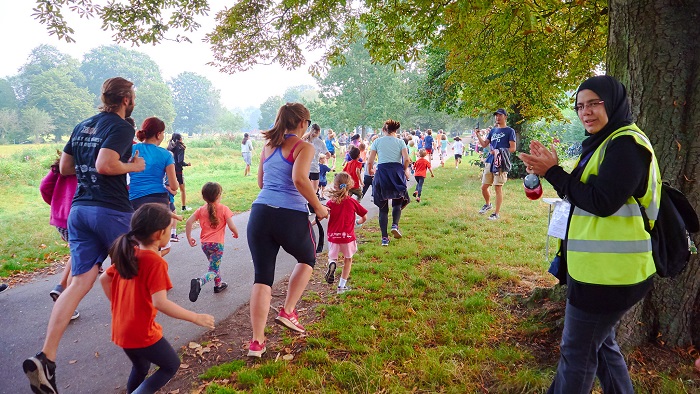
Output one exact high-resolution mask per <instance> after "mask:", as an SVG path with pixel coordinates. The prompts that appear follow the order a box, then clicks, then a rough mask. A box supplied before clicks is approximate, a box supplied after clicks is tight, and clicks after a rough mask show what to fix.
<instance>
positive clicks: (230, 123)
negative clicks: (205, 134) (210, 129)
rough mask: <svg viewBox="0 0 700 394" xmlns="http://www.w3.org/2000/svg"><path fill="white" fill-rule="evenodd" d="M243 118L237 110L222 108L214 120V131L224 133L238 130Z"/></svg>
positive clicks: (243, 122) (243, 123)
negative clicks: (215, 120)
mask: <svg viewBox="0 0 700 394" xmlns="http://www.w3.org/2000/svg"><path fill="white" fill-rule="evenodd" d="M244 125H245V120H244V119H243V115H241V114H240V113H238V112H233V111H229V110H227V109H222V110H221V111H220V112H219V118H218V119H217V122H216V131H218V132H224V133H233V132H239V131H241V130H242V129H243V126H244Z"/></svg>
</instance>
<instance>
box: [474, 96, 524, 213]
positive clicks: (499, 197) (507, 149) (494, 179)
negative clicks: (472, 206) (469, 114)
mask: <svg viewBox="0 0 700 394" xmlns="http://www.w3.org/2000/svg"><path fill="white" fill-rule="evenodd" d="M493 116H494V118H495V119H496V127H494V128H492V129H491V130H490V131H489V133H488V134H487V135H486V138H484V137H483V136H482V135H481V133H478V132H477V133H476V137H477V138H478V139H479V145H481V147H482V148H486V147H488V151H489V154H488V156H487V157H486V162H485V166H484V175H483V177H482V179H481V194H482V195H483V196H484V202H485V203H484V205H483V206H482V207H481V209H480V210H479V213H480V214H482V215H483V214H484V213H486V211H488V210H490V209H491V208H492V206H491V194H490V193H489V186H491V185H493V188H494V190H495V191H496V210H495V211H494V212H493V213H492V214H491V215H490V216H489V219H491V220H498V219H499V218H500V213H501V204H503V185H504V184H505V183H506V181H507V180H508V173H507V172H505V171H501V170H499V169H498V168H495V167H494V164H493V163H494V156H496V155H507V156H508V158H507V160H508V161H510V154H511V153H513V152H515V130H513V129H512V128H510V127H508V126H506V118H507V117H508V114H507V113H506V110H505V109H503V108H499V109H498V110H497V111H496V112H494V113H493ZM492 167H493V168H492Z"/></svg>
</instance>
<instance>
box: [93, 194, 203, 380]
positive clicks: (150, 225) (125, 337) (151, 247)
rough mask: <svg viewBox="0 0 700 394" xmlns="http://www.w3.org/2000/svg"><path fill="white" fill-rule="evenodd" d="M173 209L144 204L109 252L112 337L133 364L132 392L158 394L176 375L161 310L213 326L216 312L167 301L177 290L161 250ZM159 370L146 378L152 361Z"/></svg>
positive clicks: (105, 283) (106, 279)
mask: <svg viewBox="0 0 700 394" xmlns="http://www.w3.org/2000/svg"><path fill="white" fill-rule="evenodd" d="M171 218H172V216H171V214H170V211H169V210H168V208H167V207H166V206H165V205H163V204H157V203H149V204H144V205H143V206H141V207H140V208H139V209H137V210H136V212H135V213H134V215H133V216H132V218H131V230H130V231H129V232H128V233H126V234H124V235H121V236H120V237H119V238H117V240H116V241H115V242H114V244H113V245H112V247H111V249H110V250H109V256H110V257H111V259H112V265H111V266H110V267H109V268H107V270H106V271H105V272H104V274H102V276H100V283H101V284H102V289H103V290H104V292H105V295H106V296H107V298H108V299H109V301H110V303H111V306H112V341H113V342H114V343H115V344H117V345H118V346H120V347H121V348H123V349H124V353H126V355H127V356H128V357H129V359H130V360H131V362H132V364H133V366H132V368H131V374H130V375H129V381H128V382H127V385H126V391H127V393H132V392H134V391H137V390H138V392H139V393H155V392H156V391H158V389H160V388H161V387H163V386H165V384H166V383H168V381H169V380H170V379H171V378H172V377H173V376H175V373H176V372H177V370H178V368H180V358H179V357H178V356H177V353H175V349H173V347H172V346H171V345H170V344H169V343H168V341H167V340H166V339H165V338H164V337H163V328H162V327H161V326H160V324H158V323H156V321H155V318H156V313H157V312H156V310H158V311H161V312H163V313H165V314H166V315H168V316H170V317H173V318H175V319H181V320H187V321H191V322H192V323H195V324H197V325H200V326H202V327H207V328H210V329H213V328H214V316H211V315H206V314H201V313H194V312H192V311H188V310H187V309H184V308H183V307H181V306H179V305H177V304H175V303H174V302H172V301H170V300H168V296H167V291H168V290H169V289H170V288H172V287H173V286H172V283H170V277H168V264H167V263H166V262H165V260H163V258H162V257H161V256H160V252H159V251H158V248H161V247H163V246H165V245H166V244H167V243H168V241H169V240H170V219H171ZM152 363H153V364H155V365H157V366H158V367H159V368H158V370H157V371H156V372H155V373H154V374H153V375H151V376H150V377H149V378H148V379H146V375H148V370H149V369H150V367H151V364H152Z"/></svg>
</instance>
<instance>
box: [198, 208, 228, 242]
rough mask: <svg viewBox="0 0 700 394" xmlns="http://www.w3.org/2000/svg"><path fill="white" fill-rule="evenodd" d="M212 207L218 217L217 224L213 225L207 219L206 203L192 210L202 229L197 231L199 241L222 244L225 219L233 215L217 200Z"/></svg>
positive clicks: (224, 233) (224, 235) (224, 234)
mask: <svg viewBox="0 0 700 394" xmlns="http://www.w3.org/2000/svg"><path fill="white" fill-rule="evenodd" d="M214 209H215V210H216V213H215V215H216V217H217V218H218V219H219V224H218V225H217V226H213V225H212V224H211V221H210V220H209V211H208V210H207V204H205V205H203V206H201V207H200V208H199V209H197V210H196V211H194V213H193V214H192V216H194V217H195V218H196V219H197V220H199V225H200V227H202V231H201V232H200V233H199V240H200V241H202V242H215V243H218V244H222V243H224V239H225V237H226V221H227V220H228V218H230V217H231V216H233V212H231V210H230V209H229V208H228V207H227V206H226V205H224V204H219V203H218V202H215V203H214Z"/></svg>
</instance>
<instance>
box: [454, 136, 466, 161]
mask: <svg viewBox="0 0 700 394" xmlns="http://www.w3.org/2000/svg"><path fill="white" fill-rule="evenodd" d="M452 151H453V152H454V153H455V168H459V165H460V164H462V155H463V154H464V144H463V143H462V139H461V138H459V137H455V143H454V144H452Z"/></svg>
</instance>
